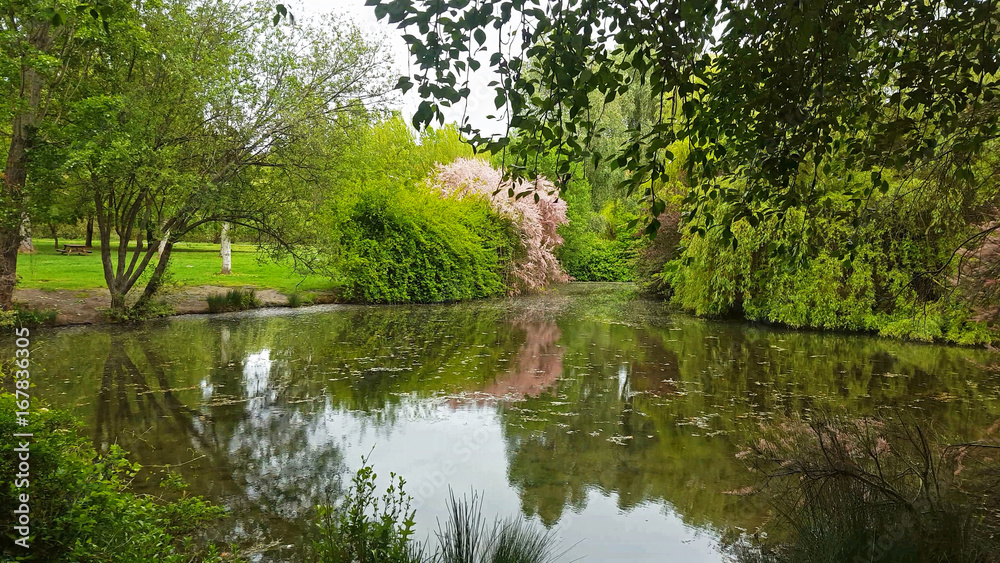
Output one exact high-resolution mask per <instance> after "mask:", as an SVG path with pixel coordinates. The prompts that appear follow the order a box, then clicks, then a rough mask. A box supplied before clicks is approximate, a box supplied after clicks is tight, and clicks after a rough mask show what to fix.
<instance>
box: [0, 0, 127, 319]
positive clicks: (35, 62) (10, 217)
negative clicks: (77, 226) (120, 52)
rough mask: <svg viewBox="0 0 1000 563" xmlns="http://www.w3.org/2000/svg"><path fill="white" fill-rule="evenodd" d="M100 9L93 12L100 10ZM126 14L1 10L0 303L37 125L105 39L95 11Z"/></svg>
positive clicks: (114, 5) (8, 302)
mask: <svg viewBox="0 0 1000 563" xmlns="http://www.w3.org/2000/svg"><path fill="white" fill-rule="evenodd" d="M99 10H100V11H99ZM112 11H117V12H119V13H123V14H124V13H128V12H129V11H130V8H129V7H128V5H127V4H124V3H120V2H103V3H102V5H101V6H99V7H98V6H94V7H91V6H89V5H81V4H79V3H76V2H63V1H56V2H36V1H32V0H26V1H15V2H8V3H7V4H5V5H4V8H3V10H2V12H0V91H2V93H3V99H4V104H3V106H2V111H3V114H2V117H0V132H2V133H3V134H4V137H5V138H6V139H7V147H6V148H7V154H6V160H5V163H4V169H3V182H2V186H0V309H9V308H10V307H11V306H12V299H13V293H14V286H15V284H16V283H17V252H18V248H19V246H20V243H21V237H22V233H23V231H22V221H23V219H24V217H25V211H26V207H27V202H28V201H29V200H30V199H31V194H30V193H29V192H30V186H29V185H28V175H29V168H30V163H31V152H32V149H33V147H34V146H35V145H36V144H37V137H38V131H39V129H40V128H41V127H43V126H44V125H46V124H52V123H58V122H60V120H61V118H62V114H61V113H60V112H59V111H58V107H59V105H60V103H61V102H62V101H63V100H64V99H65V98H66V97H67V96H69V95H70V93H71V92H73V91H74V89H75V88H76V87H78V85H79V80H80V77H81V75H82V72H83V71H84V69H86V68H87V66H88V65H89V64H90V62H91V61H92V60H93V57H94V56H95V54H96V53H97V52H98V50H99V49H100V47H101V45H102V44H103V43H104V41H105V40H106V39H107V36H106V34H102V33H100V32H101V27H102V26H101V25H100V23H99V18H100V15H101V13H104V14H107V13H111V12H112Z"/></svg>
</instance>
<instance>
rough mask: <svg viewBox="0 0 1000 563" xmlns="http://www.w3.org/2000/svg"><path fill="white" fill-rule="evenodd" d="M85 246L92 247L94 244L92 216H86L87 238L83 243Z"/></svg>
mask: <svg viewBox="0 0 1000 563" xmlns="http://www.w3.org/2000/svg"><path fill="white" fill-rule="evenodd" d="M83 244H84V246H86V247H87V248H93V246H94V218H93V217H88V218H87V240H86V242H84V243H83Z"/></svg>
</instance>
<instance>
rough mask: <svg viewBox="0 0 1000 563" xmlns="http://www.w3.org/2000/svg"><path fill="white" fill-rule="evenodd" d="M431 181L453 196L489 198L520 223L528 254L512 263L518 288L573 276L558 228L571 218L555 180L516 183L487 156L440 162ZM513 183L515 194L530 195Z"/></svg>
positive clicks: (495, 206)
mask: <svg viewBox="0 0 1000 563" xmlns="http://www.w3.org/2000/svg"><path fill="white" fill-rule="evenodd" d="M431 182H432V185H433V186H435V187H436V188H437V189H439V190H441V193H442V194H444V195H445V196H448V197H456V198H459V199H461V198H464V197H468V196H472V197H484V198H486V199H487V200H488V201H489V202H490V204H491V205H492V206H493V208H494V209H495V210H496V211H497V212H498V213H500V214H502V215H504V216H506V217H508V218H510V219H511V220H512V221H513V222H514V224H515V225H516V226H517V228H518V231H519V233H520V236H521V243H522V244H523V245H524V250H525V253H524V255H523V256H522V257H520V258H517V259H515V261H514V264H512V274H513V276H514V279H515V283H514V286H513V287H512V288H511V289H512V291H513V292H514V293H517V292H520V291H524V290H532V289H539V288H542V287H545V286H546V285H549V284H552V283H560V282H565V281H568V280H569V276H567V275H566V273H565V272H564V271H563V270H562V268H561V267H560V266H559V262H558V261H557V260H556V255H555V249H556V247H558V246H559V245H561V244H562V242H563V240H562V237H560V236H559V233H557V232H556V229H557V228H558V227H559V225H565V224H566V223H567V219H566V202H565V201H563V200H561V199H559V198H558V196H556V195H555V194H554V192H555V187H554V186H553V184H552V182H551V181H549V180H546V179H545V178H541V177H539V178H538V180H536V181H535V182H534V184H531V183H528V182H525V181H523V180H519V181H517V182H515V183H511V181H510V180H506V181H504V180H503V175H502V174H501V172H500V171H499V170H497V169H495V168H493V167H492V166H490V164H489V163H488V162H486V161H484V160H481V159H477V158H460V159H458V160H456V161H454V162H452V163H451V164H447V165H439V166H438V168H437V171H436V173H435V174H434V176H433V178H432V180H431ZM512 188H513V191H514V194H515V196H516V195H517V194H525V195H523V196H521V197H513V196H511V195H510V190H511V189H512ZM536 197H537V201H536Z"/></svg>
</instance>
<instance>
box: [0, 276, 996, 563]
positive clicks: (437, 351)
mask: <svg viewBox="0 0 1000 563" xmlns="http://www.w3.org/2000/svg"><path fill="white" fill-rule="evenodd" d="M5 346H6V345H5ZM3 357H4V358H6V360H5V363H4V364H3V372H4V373H5V374H8V376H6V377H5V380H4V387H5V389H9V390H12V389H13V382H12V379H11V377H10V374H12V372H11V370H10V367H11V364H10V363H9V360H10V358H12V357H13V349H12V348H4V353H3ZM31 358H32V360H31V361H32V366H33V371H32V376H31V379H32V382H33V384H32V388H31V390H32V391H31V392H32V396H33V397H34V400H36V401H43V402H44V404H45V405H46V408H47V409H50V410H47V411H46V412H41V411H40V412H38V413H34V414H33V417H32V424H33V425H34V426H33V427H32V428H31V429H30V430H31V431H33V432H34V434H35V438H34V442H33V446H32V454H31V455H32V471H33V475H34V476H35V478H36V479H37V481H35V482H33V485H32V486H33V487H36V488H34V489H33V495H32V499H33V500H32V503H33V504H32V506H33V509H32V510H33V524H32V534H37V535H33V542H34V546H35V547H34V548H33V551H31V552H30V553H29V555H30V556H32V557H35V558H36V560H105V559H108V558H111V559H113V560H116V561H125V560H135V561H140V560H152V559H156V560H178V561H187V560H191V559H192V558H194V559H197V560H212V559H213V558H214V559H216V560H232V559H246V560H263V561H298V560H302V561H307V560H324V561H347V560H372V561H376V560H377V561H417V560H440V561H525V562H527V561H574V560H586V561H615V560H629V561H664V560H669V561H672V560H677V561H682V560H683V561H701V562H714V561H724V560H731V559H736V560H739V561H831V562H832V561H851V560H854V558H855V557H862V558H863V559H864V560H870V559H872V558H874V559H875V560H880V561H940V560H949V561H970V562H971V561H977V562H978V561H995V560H996V557H997V553H1000V550H997V538H998V536H997V535H996V533H997V523H998V518H997V515H998V512H997V510H998V508H1000V506H998V500H1000V497H998V495H997V491H996V489H995V482H996V477H997V471H998V467H1000V464H998V463H996V459H997V451H1000V450H997V447H998V446H1000V440H998V434H997V432H998V430H997V428H998V424H1000V423H998V420H1000V367H998V362H997V358H996V356H995V354H994V353H993V352H991V351H988V350H982V349H974V348H961V347H949V346H941V345H929V344H918V343H906V342H901V341H896V340H890V339H882V338H876V337H870V336H862V335H850V334H831V333H820V332H796V331H791V330H785V329H776V328H767V327H763V326H760V325H752V324H747V323H743V322H719V321H706V320H701V319H697V318H694V317H690V316H687V315H684V314H680V313H678V312H676V310H674V309H671V308H670V307H669V306H667V305H665V304H664V303H663V302H662V301H659V300H651V299H648V298H644V297H642V296H640V295H639V294H637V292H636V290H635V288H634V286H632V285H628V284H569V285H564V286H557V287H556V288H554V289H552V290H550V291H548V292H546V293H544V294H534V295H528V296H521V297H516V298H503V299H491V300H481V301H475V302H468V303H456V304H444V305H399V306H361V305H320V306H315V307H307V308H302V309H266V310H258V311H249V312H242V313H231V314H226V315H214V316H209V315H204V316H186V317H176V318H170V319H162V320H158V321H150V322H148V323H145V324H142V325H138V326H128V327H125V326H114V325H107V326H95V327H77V328H64V329H43V330H37V331H35V332H34V333H33V334H32V343H31ZM4 401H6V402H11V401H13V398H8V397H6V396H5V398H4ZM7 406H9V405H6V404H5V408H4V409H3V414H2V416H3V418H2V419H0V423H2V426H3V428H4V433H5V436H9V435H11V433H12V432H14V431H16V430H15V421H14V415H13V409H8V408H7ZM73 420H76V421H78V423H74V422H72V421H73ZM15 446H16V445H15V444H13V443H11V442H10V440H9V439H6V438H5V440H4V442H3V449H4V452H3V453H2V459H0V464H2V465H0V469H2V471H3V474H4V475H5V478H4V482H5V483H7V482H10V481H9V480H8V479H7V478H6V476H7V475H10V474H11V473H10V472H12V471H13V469H14V467H13V465H11V463H12V461H11V460H12V459H13V453H12V448H14V447H15ZM399 478H402V479H404V480H405V482H400V481H399ZM13 491H14V490H13V489H11V488H5V490H4V491H3V497H2V504H3V509H4V511H6V512H8V513H9V512H11V510H13V508H14V506H12V503H14V502H15V501H16V499H15V498H14V497H13V496H12V493H13ZM35 495H37V496H35ZM8 508H9V509H10V510H8ZM494 519H496V520H495V521H494ZM460 529H473V530H477V534H478V535H477V536H476V537H477V538H478V540H477V541H476V542H471V543H470V542H466V544H465V545H466V548H465V551H461V550H456V549H451V548H452V547H454V544H455V542H453V541H450V540H449V539H448V538H452V539H454V535H455V534H456V533H458V532H456V530H460ZM449 534H451V535H449ZM459 535H460V536H462V537H466V536H468V534H465V535H462V534H459ZM13 539H15V538H14V535H13V532H12V530H11V529H10V528H9V527H8V528H7V529H5V534H4V539H3V542H4V544H3V545H4V548H3V549H4V553H5V554H8V555H11V556H17V555H23V554H24V553H23V552H17V551H16V549H17V547H16V546H15V545H14V544H13V543H11V542H12V541H13ZM472 544H475V545H472ZM449 546H450V547H449ZM477 546H478V547H477ZM503 546H506V547H503ZM501 547H503V549H501ZM359 549H360V550H361V551H365V550H367V551H368V552H370V553H371V552H377V553H382V554H383V555H379V556H378V558H375V559H363V558H359V557H357V556H354V555H351V554H352V553H353V552H354V551H357V550H359ZM421 549H422V550H423V551H422V552H421V551H420V550H421ZM352 550H353V551H352ZM372 550H374V551H372ZM379 550H382V551H379ZM512 553H513V554H515V555H509V554H512ZM529 553H531V554H534V555H530V556H529V555H528V554H529ZM43 554H44V555H43ZM385 554H391V556H390V555H385ZM449 554H450V555H449ZM463 554H464V555H463ZM503 554H508V555H509V557H508V558H507V559H504V558H503V557H504V555H503ZM516 554H521V555H516ZM38 557H43V559H37V558H38ZM121 557H124V559H122V558H121ZM435 557H437V559H433V558H435ZM510 557H513V558H510ZM532 557H534V558H532ZM151 558H152V559H151ZM29 559H30V557H29Z"/></svg>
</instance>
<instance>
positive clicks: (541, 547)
mask: <svg viewBox="0 0 1000 563" xmlns="http://www.w3.org/2000/svg"><path fill="white" fill-rule="evenodd" d="M375 478H376V475H375V472H374V470H373V469H372V468H371V466H369V465H368V462H367V459H362V466H361V469H359V470H358V471H357V473H355V475H354V478H353V481H352V485H351V487H350V489H348V491H347V493H346V494H345V496H344V498H343V499H342V501H341V502H340V503H339V504H338V505H322V506H318V507H317V511H316V517H315V519H314V522H313V531H314V534H315V538H316V539H314V540H313V542H312V551H313V557H314V559H316V560H318V561H320V562H322V563H355V562H356V563H421V562H426V563H547V562H549V561H553V560H555V558H556V554H554V552H553V539H552V536H551V535H550V534H549V533H547V532H543V531H539V530H536V529H535V528H533V527H531V526H530V525H529V524H527V523H526V522H525V521H523V520H521V519H518V518H510V519H505V520H500V519H497V520H495V521H494V523H493V526H492V527H487V525H486V523H485V520H484V519H483V515H482V502H481V500H480V497H479V496H478V495H476V494H473V495H472V498H471V499H467V498H465V497H463V498H462V499H461V500H456V499H455V497H454V495H453V494H450V492H449V499H448V520H447V521H445V522H444V523H443V524H442V523H440V522H439V523H438V532H437V547H436V549H435V550H434V552H430V551H428V550H427V549H426V547H425V546H421V545H420V544H418V543H417V542H415V541H414V540H413V529H414V515H415V512H414V511H413V510H411V509H410V500H411V499H410V497H409V496H408V495H407V494H406V493H405V491H404V490H403V486H404V485H405V481H404V480H403V479H402V478H401V477H399V476H397V475H395V474H391V475H390V480H389V486H388V487H387V488H386V491H385V493H384V494H383V495H382V497H381V501H380V499H379V497H378V495H376V493H375Z"/></svg>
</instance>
